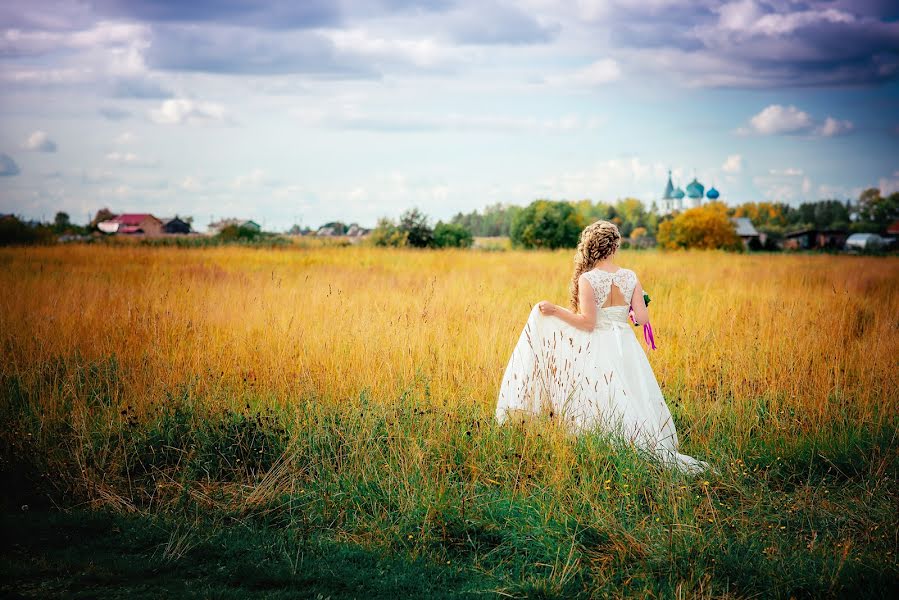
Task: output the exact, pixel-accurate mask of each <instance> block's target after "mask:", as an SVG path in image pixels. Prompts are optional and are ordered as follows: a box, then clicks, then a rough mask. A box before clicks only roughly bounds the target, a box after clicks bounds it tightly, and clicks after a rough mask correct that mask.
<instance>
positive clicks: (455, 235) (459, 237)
mask: <svg viewBox="0 0 899 600" xmlns="http://www.w3.org/2000/svg"><path fill="white" fill-rule="evenodd" d="M473 243H474V236H472V235H471V232H470V231H469V230H468V229H466V228H465V227H464V226H463V225H457V224H455V223H444V222H443V221H439V222H438V223H437V225H436V226H435V227H434V246H436V247H437V248H470V247H471V245H472V244H473Z"/></svg>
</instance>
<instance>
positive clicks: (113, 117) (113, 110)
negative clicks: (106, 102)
mask: <svg viewBox="0 0 899 600" xmlns="http://www.w3.org/2000/svg"><path fill="white" fill-rule="evenodd" d="M97 112H98V113H100V116H101V117H103V118H104V119H107V120H109V121H121V120H122V119H127V118H128V117H130V116H131V112H129V111H127V110H125V109H123V108H117V107H115V106H101V107H100V108H99V109H97Z"/></svg>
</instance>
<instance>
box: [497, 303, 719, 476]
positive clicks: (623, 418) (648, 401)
mask: <svg viewBox="0 0 899 600" xmlns="http://www.w3.org/2000/svg"><path fill="white" fill-rule="evenodd" d="M627 314H628V307H627V306H612V307H606V308H601V309H598V311H597V317H596V318H597V322H596V328H595V329H594V330H593V331H584V330H582V329H577V328H576V327H572V326H571V325H568V324H567V323H565V322H564V321H562V320H561V319H559V318H557V317H547V316H544V315H543V314H541V313H540V309H539V308H538V307H537V306H536V305H535V306H534V308H533V309H532V310H531V314H530V316H529V317H528V321H527V324H525V327H524V330H523V331H522V332H521V337H519V339H518V343H517V344H516V345H515V349H514V350H513V351H512V357H511V358H510V359H509V364H508V366H507V367H506V372H505V374H504V375H503V381H502V385H501V386H500V391H499V400H498V402H497V406H496V418H497V419H498V420H499V422H500V423H503V422H505V421H506V420H507V418H508V417H509V416H510V415H511V414H514V412H516V411H523V412H526V413H548V414H549V415H550V416H551V417H552V418H553V419H554V420H555V419H558V420H559V421H560V422H562V423H564V424H565V425H567V426H568V427H570V428H571V429H572V430H573V431H576V432H577V431H591V430H597V429H598V430H602V431H605V432H606V433H608V434H610V435H612V436H613V437H617V438H620V439H623V440H625V441H627V442H629V443H632V444H634V445H635V446H637V447H638V448H641V449H644V450H647V451H649V452H651V453H653V454H654V455H655V456H657V457H658V458H659V459H661V460H662V461H663V462H665V463H666V464H669V465H672V466H676V467H677V468H679V469H681V470H683V471H685V472H688V473H696V472H699V471H701V470H703V469H706V468H708V465H707V464H706V463H705V462H703V461H700V460H697V459H695V458H693V457H690V456H687V455H685V454H681V453H679V452H678V439H677V431H676V430H675V427H674V421H673V420H672V418H671V412H670V411H669V410H668V406H667V405H666V404H665V399H664V397H663V396H662V390H661V389H660V388H659V384H658V382H657V381H656V378H655V374H654V373H653V371H652V367H651V366H650V364H649V360H648V359H647V358H646V353H645V352H644V350H643V348H642V346H641V345H640V342H638V341H637V339H636V337H635V336H634V334H633V333H632V331H631V329H632V325H631V324H630V323H629V321H628V318H627Z"/></svg>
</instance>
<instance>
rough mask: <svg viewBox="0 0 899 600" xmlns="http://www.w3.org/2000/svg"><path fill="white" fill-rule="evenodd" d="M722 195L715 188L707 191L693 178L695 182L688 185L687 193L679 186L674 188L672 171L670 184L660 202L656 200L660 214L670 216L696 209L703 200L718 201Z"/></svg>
mask: <svg viewBox="0 0 899 600" xmlns="http://www.w3.org/2000/svg"><path fill="white" fill-rule="evenodd" d="M720 195H721V194H719V193H718V190H716V189H715V188H714V187H711V188H709V189H708V191H706V189H705V186H704V185H702V184H701V183H699V181H697V180H696V177H693V181H691V182H690V183H688V184H687V191H686V192H685V191H684V190H682V189H681V188H680V186H678V187H677V188H675V187H674V184H673V183H672V182H671V171H668V184H667V185H665V192H664V194H662V197H661V198H660V199H659V200H656V206H658V209H659V213H660V214H663V215H665V214H668V213H672V212H675V211H680V210H686V209H688V208H696V207H697V206H701V205H702V203H703V199H704V198H707V199H708V200H717V199H718V197H719V196H720Z"/></svg>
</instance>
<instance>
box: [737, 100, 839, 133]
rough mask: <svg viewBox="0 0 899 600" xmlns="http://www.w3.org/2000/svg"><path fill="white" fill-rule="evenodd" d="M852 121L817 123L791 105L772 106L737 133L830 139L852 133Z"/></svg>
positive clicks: (825, 120) (832, 120) (833, 119)
mask: <svg viewBox="0 0 899 600" xmlns="http://www.w3.org/2000/svg"><path fill="white" fill-rule="evenodd" d="M853 128H854V125H853V123H852V121H845V120H840V119H835V118H833V117H830V116H828V117H826V118H825V119H824V121H823V122H821V123H818V122H817V121H815V119H814V118H813V117H812V116H811V115H810V114H808V113H807V112H805V111H803V110H800V109H798V108H796V107H795V106H793V105H790V106H782V105H780V104H772V105H770V106H767V107H765V108H764V109H763V110H762V111H761V112H760V113H758V114H757V115H755V116H753V117H752V118H751V119H749V127H748V128H745V127H744V128H740V129H738V130H737V133H740V134H749V133H755V134H758V135H800V134H805V135H815V136H823V137H832V136H835V135H842V134H845V133H848V132H850V131H852V129H853Z"/></svg>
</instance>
